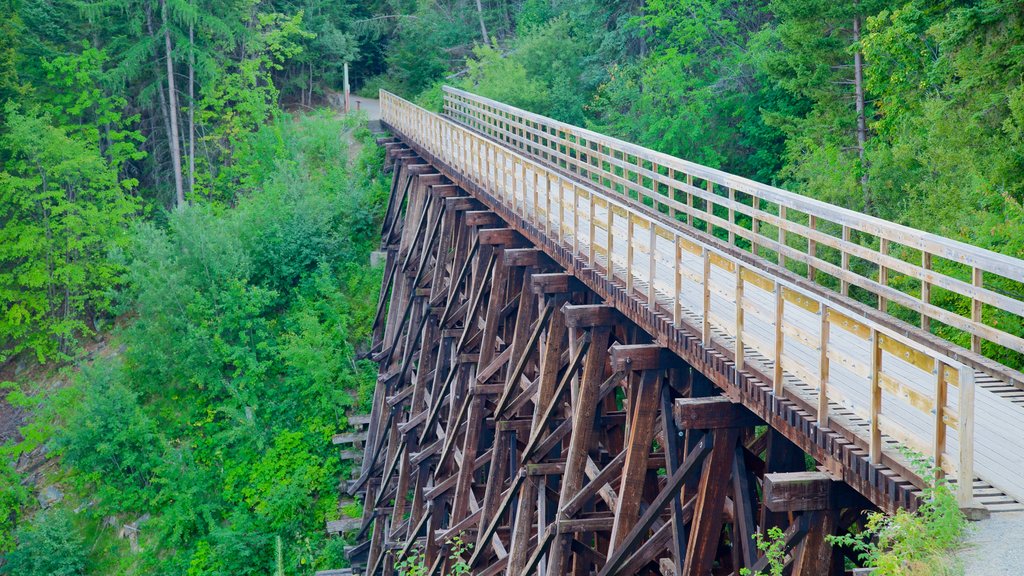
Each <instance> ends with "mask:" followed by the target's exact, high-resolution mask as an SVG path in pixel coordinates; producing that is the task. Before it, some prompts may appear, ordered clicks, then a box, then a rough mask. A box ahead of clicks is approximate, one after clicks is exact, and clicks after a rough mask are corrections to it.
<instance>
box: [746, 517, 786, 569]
mask: <svg viewBox="0 0 1024 576" xmlns="http://www.w3.org/2000/svg"><path fill="white" fill-rule="evenodd" d="M754 541H755V542H756V544H757V549H758V550H760V551H761V552H762V553H764V556H765V558H767V559H768V574H765V573H764V572H760V571H758V572H751V571H750V569H749V568H740V576H782V571H783V570H784V569H785V567H786V536H785V534H784V533H783V532H782V528H779V527H778V526H772V527H771V528H769V529H768V533H767V534H764V533H761V532H758V533H756V534H754Z"/></svg>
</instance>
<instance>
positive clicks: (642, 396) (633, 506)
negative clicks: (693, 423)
mask: <svg viewBox="0 0 1024 576" xmlns="http://www.w3.org/2000/svg"><path fill="white" fill-rule="evenodd" d="M660 384H661V381H660V374H659V373H658V371H656V370H655V369H650V370H646V371H645V372H643V376H642V377H641V379H640V385H639V386H638V387H637V389H636V390H634V394H633V396H632V397H631V398H629V403H630V418H629V439H628V441H627V444H626V449H625V450H626V461H625V463H624V464H623V468H622V479H621V481H620V482H619V490H618V496H619V500H618V503H617V504H618V506H617V507H616V509H615V524H614V526H613V527H612V536H611V546H610V548H609V552H611V551H614V550H615V548H616V547H617V546H619V545H620V544H621V543H622V540H623V538H625V537H626V534H627V533H628V532H629V531H630V530H632V529H633V526H634V525H635V524H636V521H637V519H638V518H639V517H640V501H641V496H642V495H643V489H644V481H645V480H646V477H647V459H648V456H649V455H650V453H651V440H652V439H653V436H654V423H655V420H656V419H657V416H658V401H659V399H660V392H661V386H660Z"/></svg>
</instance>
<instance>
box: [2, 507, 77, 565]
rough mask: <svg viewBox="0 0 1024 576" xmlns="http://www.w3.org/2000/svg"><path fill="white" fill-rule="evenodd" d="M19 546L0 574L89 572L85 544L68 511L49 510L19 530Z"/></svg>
mask: <svg viewBox="0 0 1024 576" xmlns="http://www.w3.org/2000/svg"><path fill="white" fill-rule="evenodd" d="M17 538H18V542H19V545H18V548H17V549H16V550H15V551H14V552H12V553H10V554H8V555H7V556H6V557H5V559H6V563H5V564H4V565H2V566H0V573H3V574H11V575H12V576H13V575H17V576H80V575H84V574H85V573H86V567H87V563H86V547H85V542H84V541H83V539H82V536H81V535H80V534H79V533H78V531H77V529H76V528H75V525H74V524H73V523H72V522H71V518H70V516H69V515H68V513H67V512H65V511H63V510H61V509H54V510H46V511H43V512H40V513H38V514H36V515H35V517H33V519H32V522H31V523H30V524H27V525H25V526H23V527H21V528H19V529H18V533H17Z"/></svg>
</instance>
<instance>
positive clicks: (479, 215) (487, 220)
mask: <svg viewBox="0 0 1024 576" xmlns="http://www.w3.org/2000/svg"><path fill="white" fill-rule="evenodd" d="M464 222H465V223H466V226H476V227H479V226H494V225H496V224H501V223H502V220H501V218H499V217H498V215H497V214H495V213H494V212H491V211H490V210H470V211H468V212H466V215H465V220H464ZM484 244H487V242H484Z"/></svg>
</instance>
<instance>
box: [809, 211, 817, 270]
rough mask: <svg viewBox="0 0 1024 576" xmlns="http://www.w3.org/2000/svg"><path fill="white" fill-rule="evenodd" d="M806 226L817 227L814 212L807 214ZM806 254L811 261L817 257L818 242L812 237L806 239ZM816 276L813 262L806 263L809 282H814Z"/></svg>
mask: <svg viewBox="0 0 1024 576" xmlns="http://www.w3.org/2000/svg"><path fill="white" fill-rule="evenodd" d="M807 226H808V227H809V228H810V229H811V230H817V229H818V218H817V217H816V216H815V215H814V214H809V215H808V216H807ZM807 255H808V256H810V257H811V262H813V261H814V260H815V259H816V258H817V257H818V243H817V242H816V241H814V239H812V238H808V239H807ZM816 277H817V270H816V269H815V268H814V264H808V265H807V279H808V280H810V281H811V282H814V281H815V278H816Z"/></svg>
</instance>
